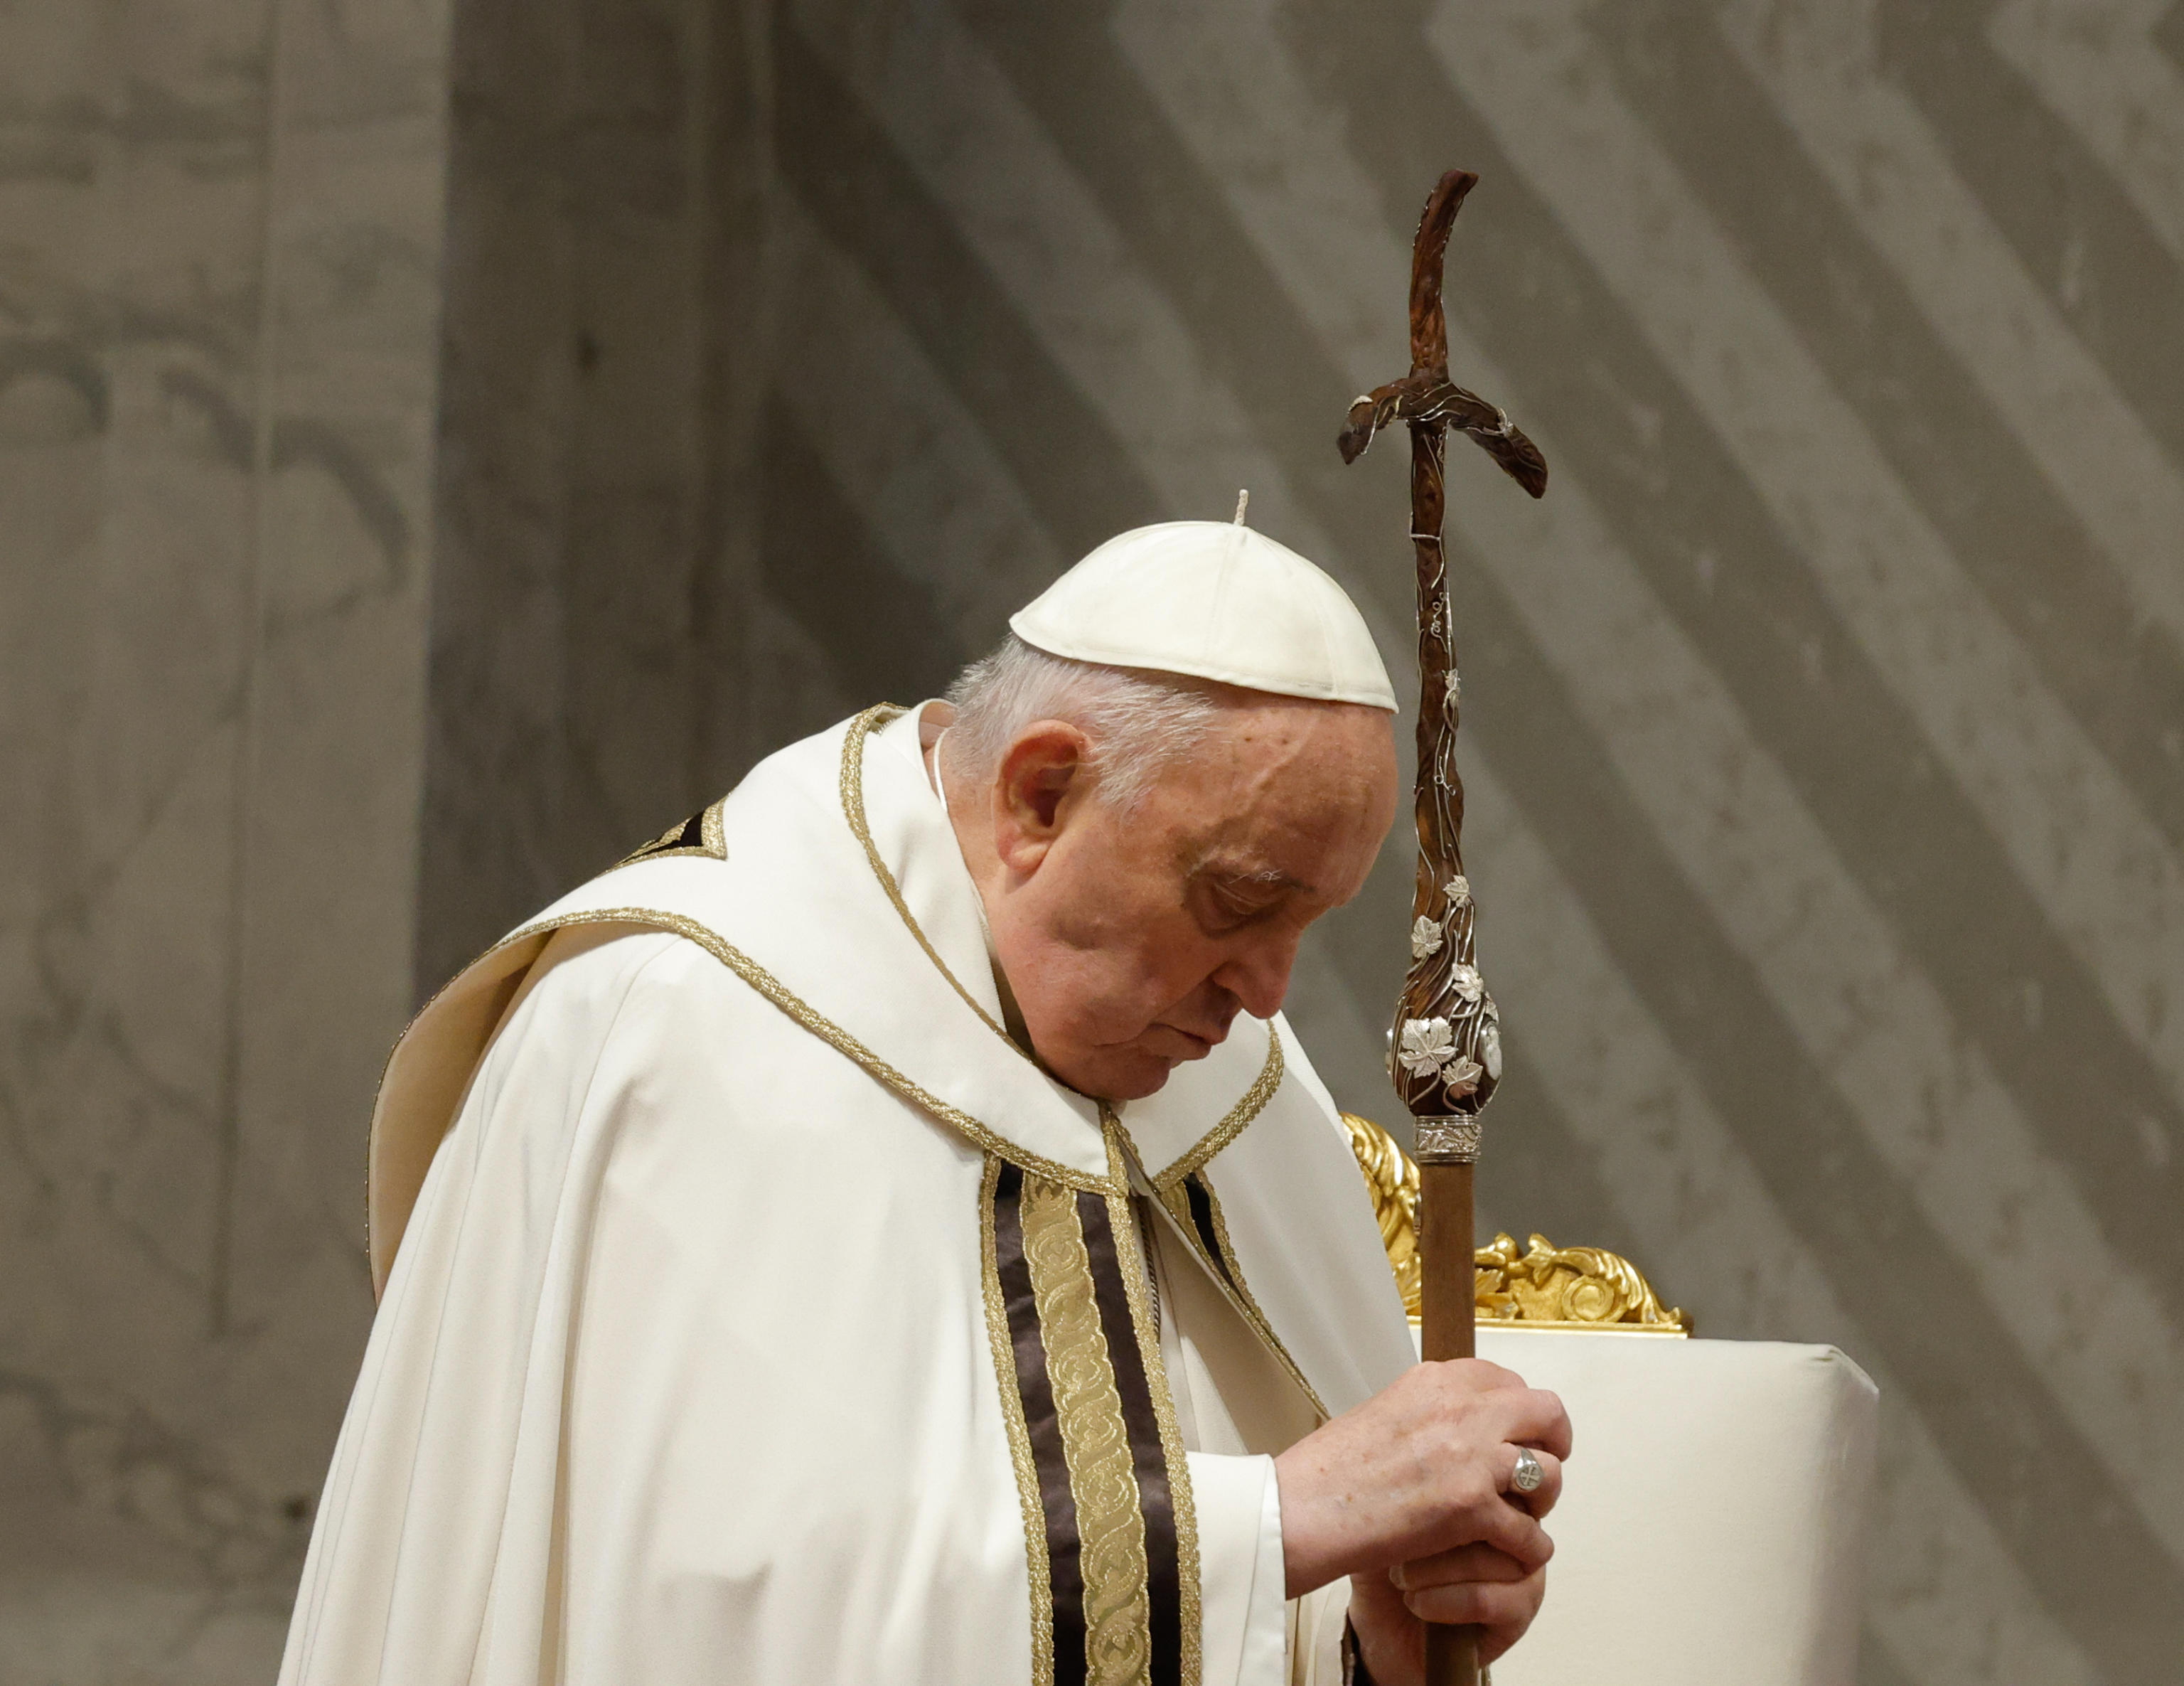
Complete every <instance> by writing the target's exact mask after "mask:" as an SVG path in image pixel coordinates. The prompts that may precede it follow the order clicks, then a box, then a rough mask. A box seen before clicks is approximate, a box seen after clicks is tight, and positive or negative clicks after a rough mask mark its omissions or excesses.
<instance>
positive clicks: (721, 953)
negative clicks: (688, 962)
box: [487, 907, 1127, 1194]
mask: <svg viewBox="0 0 2184 1686" xmlns="http://www.w3.org/2000/svg"><path fill="white" fill-rule="evenodd" d="M571 925H649V926H653V927H655V928H657V929H659V930H666V931H672V932H674V933H675V935H677V936H680V937H687V938H688V939H689V940H690V941H692V942H694V943H696V944H697V945H698V946H699V947H700V948H702V949H704V950H705V952H706V953H708V954H710V955H711V956H712V957H714V958H715V959H716V960H717V961H719V962H720V963H721V964H722V965H723V966H726V967H727V969H729V970H730V971H731V972H733V973H734V974H736V975H737V976H738V978H741V979H742V980H744V982H745V983H747V984H749V985H750V986H751V987H752V988H753V989H754V990H756V991H758V992H759V994H760V995H762V996H764V997H766V999H767V1000H768V1001H770V1002H772V1003H773V1004H774V1005H775V1006H776V1007H777V1008H780V1009H781V1010H782V1011H783V1013H787V1014H788V1016H789V1017H790V1018H791V1019H794V1020H795V1021H796V1022H797V1023H798V1024H801V1025H802V1026H803V1027H804V1028H805V1030H809V1031H810V1032H811V1034H812V1035H813V1036H816V1037H818V1039H819V1040H820V1041H822V1042H824V1043H826V1044H827V1047H831V1048H833V1050H834V1051H835V1052H837V1053H838V1054H841V1055H842V1056H843V1057H844V1058H847V1059H848V1060H850V1062H851V1063H852V1064H855V1065H856V1066H858V1067H859V1068H861V1069H862V1070H863V1071H864V1073H865V1075H866V1076H868V1077H871V1078H872V1080H874V1081H876V1082H877V1083H878V1084H879V1085H880V1086H882V1087H883V1088H885V1089H888V1090H889V1091H893V1092H894V1094H895V1095H896V1096H897V1097H900V1098H901V1099H903V1100H905V1101H908V1102H909V1103H911V1105H912V1106H914V1107H917V1108H922V1110H924V1111H926V1112H928V1113H930V1114H933V1117H935V1118H937V1119H939V1120H940V1121H941V1122H942V1123H944V1124H947V1125H953V1126H954V1127H955V1128H956V1130H959V1131H961V1132H962V1133H963V1134H964V1135H965V1136H968V1137H969V1138H970V1139H971V1141H972V1142H975V1143H976V1144H977V1145H978V1146H979V1147H983V1148H984V1149H985V1150H986V1151H987V1152H988V1153H999V1154H1000V1156H1001V1157H1002V1158H1005V1159H1006V1160H1007V1161H1008V1162H1009V1163H1010V1164H1012V1165H1017V1166H1018V1167H1020V1168H1022V1170H1024V1171H1025V1172H1027V1173H1036V1174H1037V1175H1040V1176H1043V1177H1045V1178H1046V1179H1047V1180H1048V1181H1050V1182H1059V1183H1062V1184H1064V1185H1066V1186H1068V1187H1071V1188H1082V1189H1085V1190H1088V1191H1089V1192H1092V1193H1094V1194H1115V1193H1120V1192H1125V1190H1126V1189H1127V1185H1124V1186H1123V1187H1119V1188H1118V1187H1117V1185H1116V1184H1115V1183H1114V1182H1112V1181H1111V1180H1110V1179H1109V1178H1107V1177H1104V1176H1095V1175H1091V1174H1090V1173H1089V1172H1086V1171H1080V1170H1077V1169H1075V1168H1074V1167H1073V1166H1070V1165H1065V1164H1061V1162H1060V1161H1059V1160H1056V1159H1050V1158H1045V1157H1044V1156H1042V1155H1040V1154H1038V1153H1027V1152H1026V1151H1025V1150H1024V1149H1023V1148H1022V1147H1018V1146H1017V1144H1016V1143H1015V1142H1011V1141H1010V1140H1009V1139H1008V1138H1007V1137H1006V1136H1002V1135H1001V1134H1000V1132H999V1131H995V1130H991V1129H989V1128H988V1127H987V1126H986V1125H983V1124H981V1123H980V1122H979V1121H978V1119H975V1118H972V1116H971V1114H968V1113H967V1112H965V1111H964V1110H963V1109H962V1108H960V1107H952V1106H950V1105H949V1103H947V1102H945V1101H944V1100H942V1099H941V1098H940V1097H939V1096H938V1095H935V1094H933V1093H931V1092H929V1091H927V1090H925V1089H923V1088H922V1087H920V1086H918V1085H917V1084H916V1083H913V1082H912V1081H911V1080H910V1079H909V1078H908V1077H906V1076H905V1075H903V1074H902V1073H901V1072H900V1071H897V1070H896V1069H894V1067H893V1066H891V1065H889V1064H888V1063H887V1062H886V1061H885V1060H883V1059H882V1058H880V1057H879V1056H878V1055H877V1054H876V1053H874V1052H872V1050H871V1049H870V1048H868V1047H866V1046H865V1045H864V1044H863V1043H862V1042H861V1041H858V1040H857V1039H856V1038H855V1036H851V1035H850V1033H849V1032H848V1031H847V1030H844V1029H843V1028H842V1027H841V1026H840V1025H838V1024H835V1023H834V1021H833V1019H828V1018H827V1017H826V1016H825V1015H824V1014H822V1013H818V1012H816V1011H815V1010H814V1009H813V1008H811V1007H810V1006H809V1005H808V1004H806V1003H805V1001H804V1000H803V999H802V998H801V997H799V996H797V995H795V994H794V993H793V992H792V991H790V990H789V989H788V985H785V984H783V982H782V981H781V980H779V979H778V978H777V977H775V976H774V975H773V974H772V973H771V972H769V971H767V970H766V968H765V967H763V966H761V965H760V964H759V963H758V962H757V961H755V960H754V959H752V958H751V957H749V955H748V954H745V953H744V952H743V951H742V950H741V949H739V948H738V947H737V946H735V945H734V944H733V943H732V942H730V941H728V940H727V938H726V937H724V936H722V935H720V933H719V932H717V931H715V930H711V929H710V927H708V926H705V925H701V924H699V923H698V922H697V920H695V919H693V918H686V917H685V916H683V915H682V914H681V913H666V912H663V911H662V910H660V908H657V907H602V908H599V909H598V910H596V911H594V912H592V913H565V914H563V915H562V916H561V917H560V918H554V919H542V920H540V921H539V922H538V924H534V925H526V926H525V927H524V928H523V929H522V930H519V931H516V932H515V933H513V934H512V935H510V936H508V937H506V938H504V939H503V940H502V941H500V942H498V943H496V944H494V945H493V948H491V949H488V950H487V954H492V953H495V952H499V950H500V949H503V948H505V947H507V946H509V944H510V943H514V942H521V941H523V940H524V939H525V938H526V937H533V936H537V935H539V934H540V933H541V932H544V931H552V930H562V929H565V927H568V926H571Z"/></svg>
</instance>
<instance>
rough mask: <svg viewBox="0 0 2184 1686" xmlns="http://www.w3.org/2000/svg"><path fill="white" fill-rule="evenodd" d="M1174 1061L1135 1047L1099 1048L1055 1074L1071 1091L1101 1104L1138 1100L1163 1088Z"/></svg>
mask: <svg viewBox="0 0 2184 1686" xmlns="http://www.w3.org/2000/svg"><path fill="white" fill-rule="evenodd" d="M1175 1067H1176V1062H1175V1061H1173V1060H1169V1059H1162V1058H1161V1057H1160V1056H1159V1055H1158V1054H1150V1053H1145V1052H1140V1051H1139V1050H1137V1049H1135V1048H1131V1049H1122V1048H1102V1049H1100V1050H1099V1051H1098V1052H1095V1053H1092V1054H1089V1055H1087V1056H1086V1057H1085V1058H1084V1060H1082V1061H1081V1062H1079V1063H1078V1066H1077V1069H1075V1070H1073V1071H1063V1070H1061V1069H1060V1068H1059V1067H1056V1070H1055V1075H1056V1076H1058V1077H1059V1078H1061V1080H1062V1081H1063V1082H1065V1083H1067V1085H1069V1086H1070V1087H1071V1088H1073V1089H1075V1090H1078V1091H1080V1092H1081V1093H1084V1094H1087V1095H1094V1096H1097V1097H1099V1098H1100V1099H1101V1100H1104V1101H1142V1100H1144V1099H1145V1097H1146V1096H1148V1095H1156V1094H1158V1093H1159V1092H1160V1091H1161V1090H1162V1088H1163V1087H1164V1086H1166V1085H1167V1080H1168V1075H1169V1074H1170V1073H1171V1072H1173V1070H1174V1069H1175Z"/></svg>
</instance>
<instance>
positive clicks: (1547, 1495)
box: [1502, 1446, 1563, 1516]
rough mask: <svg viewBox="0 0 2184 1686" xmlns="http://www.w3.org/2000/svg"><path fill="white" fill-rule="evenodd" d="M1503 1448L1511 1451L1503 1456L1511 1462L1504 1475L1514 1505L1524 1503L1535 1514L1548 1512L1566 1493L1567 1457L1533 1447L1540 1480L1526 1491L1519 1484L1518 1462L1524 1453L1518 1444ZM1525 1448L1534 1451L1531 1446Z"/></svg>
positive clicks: (1534, 1460)
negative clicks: (1560, 1456)
mask: <svg viewBox="0 0 2184 1686" xmlns="http://www.w3.org/2000/svg"><path fill="white" fill-rule="evenodd" d="M1524 1450H1526V1451H1530V1450H1531V1449H1530V1448H1529V1447H1527V1448H1525V1449H1524ZM1502 1451H1503V1452H1504V1453H1505V1454H1507V1456H1506V1457H1505V1458H1504V1459H1503V1460H1502V1461H1503V1463H1504V1464H1505V1465H1506V1466H1507V1468H1506V1471H1505V1473H1504V1474H1503V1475H1502V1492H1504V1493H1507V1494H1508V1495H1509V1502H1510V1503H1511V1504H1512V1505H1520V1506H1522V1507H1523V1508H1524V1510H1529V1511H1530V1512H1531V1513H1532V1514H1533V1515H1534V1516H1546V1514H1547V1512H1548V1511H1550V1510H1553V1509H1554V1508H1555V1503H1556V1501H1557V1499H1560V1498H1561V1497H1562V1496H1563V1460H1561V1459H1560V1458H1557V1456H1556V1455H1555V1454H1553V1453H1552V1452H1541V1451H1533V1452H1532V1461H1533V1462H1535V1464H1537V1465H1539V1466H1540V1484H1539V1485H1538V1486H1537V1487H1535V1488H1533V1489H1532V1490H1531V1491H1530V1492H1529V1493H1522V1492H1519V1491H1518V1488H1517V1465H1518V1463H1519V1462H1520V1461H1521V1454H1520V1453H1519V1451H1518V1448H1516V1447H1514V1446H1505V1447H1503V1448H1502Z"/></svg>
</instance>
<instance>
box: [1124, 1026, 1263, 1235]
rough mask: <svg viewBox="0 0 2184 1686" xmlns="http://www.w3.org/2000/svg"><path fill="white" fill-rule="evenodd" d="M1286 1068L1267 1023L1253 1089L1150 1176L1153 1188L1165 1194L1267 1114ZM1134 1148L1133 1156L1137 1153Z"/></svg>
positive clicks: (1252, 1081)
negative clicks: (1180, 1154) (1264, 1048)
mask: <svg viewBox="0 0 2184 1686" xmlns="http://www.w3.org/2000/svg"><path fill="white" fill-rule="evenodd" d="M1286 1069H1287V1067H1286V1065H1285V1064H1284V1061H1283V1058H1282V1039H1281V1035H1280V1033H1279V1031H1277V1030H1275V1029H1274V1023H1273V1019H1268V1021H1267V1058H1266V1063H1265V1064H1262V1066H1260V1068H1259V1075H1257V1076H1256V1077H1255V1078H1253V1079H1252V1080H1251V1087H1250V1088H1248V1089H1246V1090H1245V1091H1244V1096H1243V1098H1242V1099H1241V1100H1240V1101H1238V1102H1237V1103H1236V1104H1235V1105H1234V1106H1233V1107H1231V1108H1229V1111H1228V1114H1227V1115H1226V1116H1224V1117H1223V1119H1222V1120H1221V1122H1220V1123H1218V1124H1217V1125H1214V1126H1213V1128H1212V1129H1211V1130H1209V1131H1206V1134H1205V1135H1203V1136H1200V1137H1199V1138H1198V1141H1197V1142H1196V1144H1195V1146H1193V1147H1190V1148H1189V1149H1188V1150H1186V1151H1185V1153H1184V1155H1183V1157H1182V1158H1179V1159H1178V1160H1176V1161H1175V1163H1174V1164H1171V1165H1170V1166H1168V1168H1167V1170H1163V1171H1160V1172H1157V1173H1152V1172H1149V1173H1147V1176H1148V1180H1149V1181H1151V1183H1152V1186H1154V1187H1155V1188H1156V1189H1159V1190H1161V1191H1162V1192H1163V1193H1165V1192H1167V1189H1168V1188H1169V1187H1171V1186H1173V1185H1175V1184H1178V1183H1180V1182H1181V1181H1183V1180H1184V1178H1185V1177H1187V1176H1189V1175H1190V1174H1191V1173H1192V1172H1193V1171H1195V1170H1198V1168H1199V1167H1200V1166H1201V1165H1203V1164H1206V1162H1207V1161H1208V1160H1210V1159H1211V1158H1212V1157H1213V1156H1214V1155H1215V1154H1216V1153H1219V1152H1220V1151H1221V1150H1222V1149H1223V1147H1227V1146H1228V1145H1229V1143H1230V1142H1234V1140H1235V1139H1236V1138H1237V1137H1238V1136H1241V1135H1242V1134H1243V1133H1244V1131H1245V1127H1246V1126H1247V1125H1250V1124H1251V1120H1252V1119H1256V1117H1258V1115H1259V1114H1261V1113H1262V1112H1264V1111H1266V1109H1267V1103H1268V1102H1269V1101H1271V1100H1273V1098H1274V1091H1276V1090H1277V1089H1279V1088H1280V1087H1281V1086H1282V1074H1283V1072H1284V1070H1286ZM1134 1151H1135V1150H1134V1148H1133V1153H1134Z"/></svg>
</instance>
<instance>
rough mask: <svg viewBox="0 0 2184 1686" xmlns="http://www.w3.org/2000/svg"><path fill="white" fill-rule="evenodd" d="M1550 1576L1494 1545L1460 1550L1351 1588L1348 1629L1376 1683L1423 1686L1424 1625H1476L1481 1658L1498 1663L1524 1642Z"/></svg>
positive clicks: (1359, 1580) (1363, 1579) (1359, 1578)
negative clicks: (1354, 1634) (1352, 1634)
mask: <svg viewBox="0 0 2184 1686" xmlns="http://www.w3.org/2000/svg"><path fill="white" fill-rule="evenodd" d="M1546 1576H1547V1572H1546V1570H1545V1569H1543V1568H1541V1569H1535V1570H1532V1571H1531V1572H1529V1573H1527V1572H1525V1569H1524V1565H1523V1564H1521V1563H1519V1562H1518V1561H1517V1560H1515V1559H1514V1558H1512V1557H1507V1556H1505V1555H1502V1553H1501V1552H1498V1551H1496V1550H1495V1549H1494V1548H1493V1547H1492V1546H1490V1545H1464V1546H1458V1547H1457V1549H1455V1550H1454V1551H1451V1552H1443V1553H1442V1554H1441V1555H1440V1556H1438V1557H1429V1558H1424V1559H1422V1560H1419V1561H1418V1562H1416V1563H1405V1564H1399V1565H1397V1566H1396V1567H1395V1568H1393V1569H1391V1570H1390V1571H1388V1572H1386V1573H1385V1574H1379V1575H1359V1576H1357V1577H1355V1578H1354V1579H1353V1580H1352V1581H1351V1583H1350V1626H1351V1631H1352V1632H1353V1633H1356V1634H1357V1650H1358V1654H1359V1658H1360V1660H1361V1661H1362V1662H1363V1663H1364V1665H1365V1672H1366V1673H1367V1674H1368V1675H1370V1676H1371V1677H1372V1679H1373V1686H1421V1683H1423V1682H1424V1679H1425V1668H1426V1621H1427V1620H1431V1621H1434V1622H1448V1623H1451V1624H1452V1625H1461V1626H1469V1627H1478V1628H1479V1629H1480V1630H1481V1632H1480V1633H1479V1661H1481V1662H1492V1661H1494V1660H1495V1659H1496V1657H1498V1656H1500V1655H1502V1652H1504V1651H1506V1650H1508V1649H1509V1647H1510V1646H1512V1645H1513V1644H1516V1643H1517V1641H1518V1640H1519V1639H1523V1638H1524V1630H1525V1629H1526V1628H1528V1627H1530V1626H1531V1625H1532V1618H1533V1617H1534V1616H1537V1615H1538V1614H1539V1613H1540V1600H1541V1599H1542V1598H1543V1597H1545V1596H1546V1588H1547V1581H1546Z"/></svg>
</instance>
